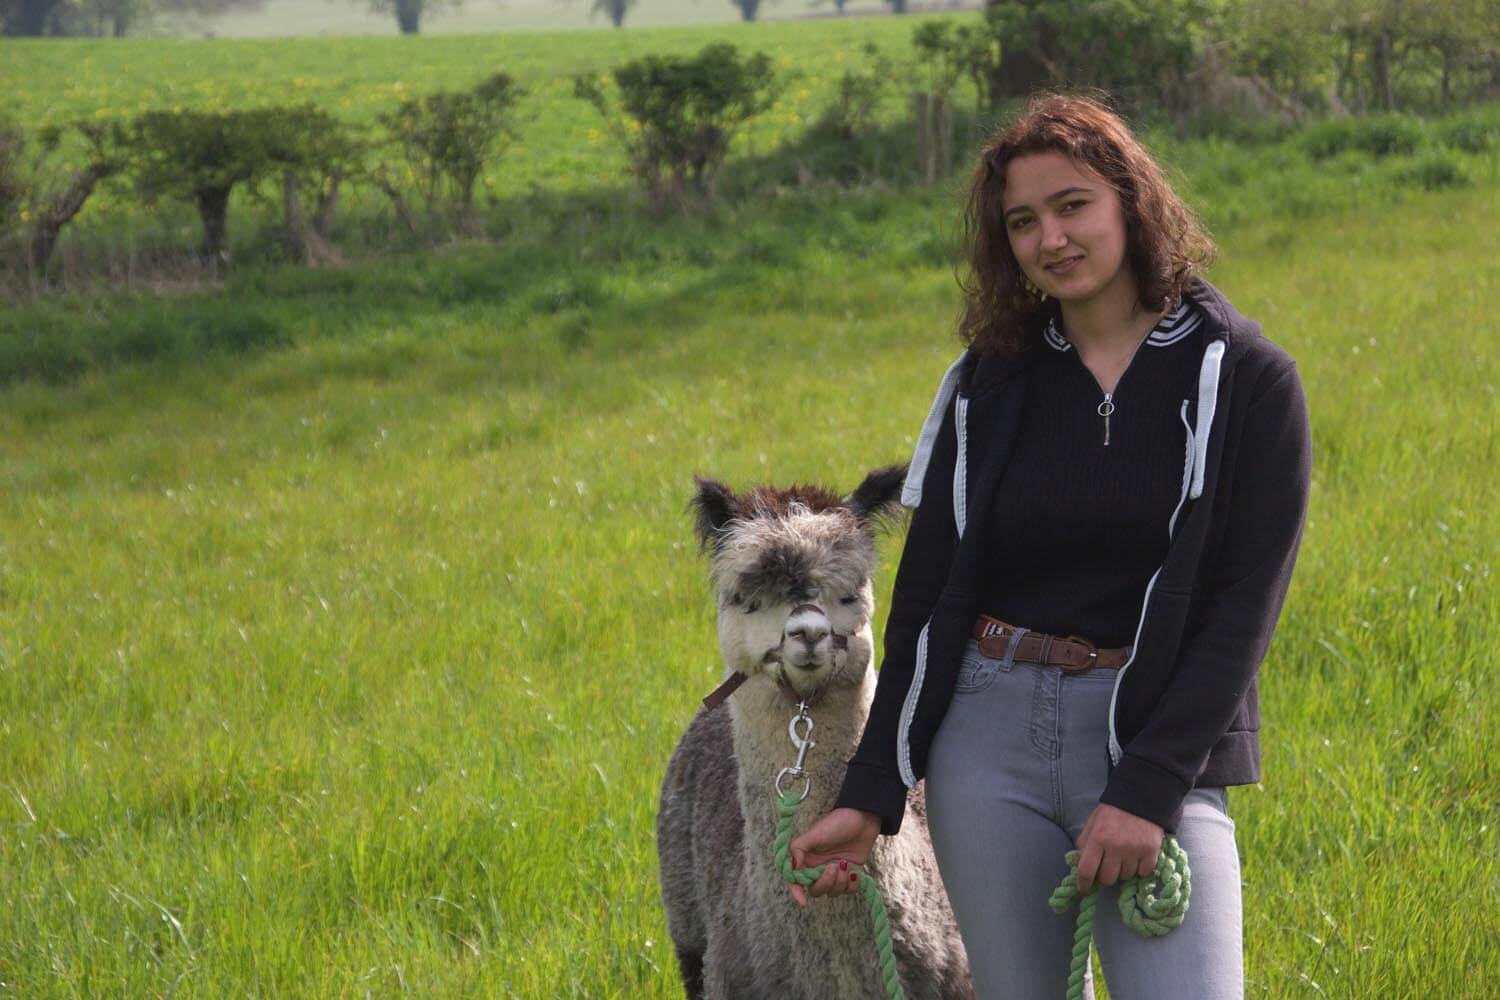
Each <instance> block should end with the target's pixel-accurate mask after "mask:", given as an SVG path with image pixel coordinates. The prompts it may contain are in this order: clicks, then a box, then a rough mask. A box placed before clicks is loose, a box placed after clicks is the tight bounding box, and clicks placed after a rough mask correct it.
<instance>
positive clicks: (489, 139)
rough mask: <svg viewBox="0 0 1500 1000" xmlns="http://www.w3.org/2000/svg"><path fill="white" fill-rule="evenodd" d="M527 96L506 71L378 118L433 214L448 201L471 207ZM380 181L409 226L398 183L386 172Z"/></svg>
mask: <svg viewBox="0 0 1500 1000" xmlns="http://www.w3.org/2000/svg"><path fill="white" fill-rule="evenodd" d="M524 95H525V91H523V90H522V89H521V88H520V87H519V86H518V85H517V84H516V82H515V80H514V79H512V78H511V76H510V75H509V74H507V73H495V74H493V75H491V76H490V77H488V78H487V79H485V80H482V81H481V82H480V83H478V84H477V85H476V86H474V87H473V88H472V89H470V90H463V91H445V92H439V93H436V94H428V95H426V96H424V97H416V98H412V99H411V100H408V101H405V102H403V103H402V105H401V106H400V108H398V109H397V110H396V111H394V112H392V113H390V114H386V115H382V116H381V118H380V120H381V122H382V124H384V125H385V127H386V128H387V129H389V130H390V133H391V137H392V139H393V141H394V142H395V145H396V148H397V150H398V151H399V154H400V157H401V159H402V161H404V166H405V168H406V171H407V174H408V176H409V177H410V178H411V179H412V180H414V181H415V182H416V186H417V189H418V191H419V192H420V193H421V195H422V197H423V199H424V200H425V202H426V206H427V210H428V212H429V213H431V212H432V211H434V210H435V209H436V208H438V207H439V206H440V205H443V204H448V205H451V206H455V207H457V208H460V209H462V210H465V211H467V210H469V209H470V208H472V207H473V204H474V185H475V184H476V183H477V182H478V180H479V175H480V174H481V173H483V171H484V167H485V164H487V163H488V162H489V161H491V160H492V159H494V158H495V156H496V155H498V153H499V152H500V151H501V144H502V143H503V142H504V141H505V140H511V139H515V138H516V130H515V109H516V104H517V103H518V102H519V100H520V99H521V97H523V96H524ZM377 183H379V184H380V186H381V187H382V188H383V189H384V190H385V191H386V193H387V194H388V195H390V196H391V197H392V199H393V200H394V201H396V203H397V210H398V211H400V212H402V214H403V216H404V217H405V218H406V220H407V224H408V226H409V227H410V226H411V220H410V217H409V216H408V215H406V211H405V208H404V205H403V203H402V201H401V199H400V197H399V189H398V187H397V185H396V182H395V181H394V180H393V179H392V178H391V177H390V175H389V173H388V172H385V171H382V173H381V175H380V177H379V178H378V180H377Z"/></svg>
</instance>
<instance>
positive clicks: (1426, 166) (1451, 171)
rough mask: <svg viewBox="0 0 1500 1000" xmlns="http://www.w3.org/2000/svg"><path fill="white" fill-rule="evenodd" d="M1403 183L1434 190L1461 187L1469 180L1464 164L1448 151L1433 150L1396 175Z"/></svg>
mask: <svg viewBox="0 0 1500 1000" xmlns="http://www.w3.org/2000/svg"><path fill="white" fill-rule="evenodd" d="M1398 177H1399V179H1400V180H1401V181H1402V183H1404V184H1409V185H1412V186H1415V187H1421V188H1425V189H1426V190H1428V191H1436V190H1439V189H1440V188H1449V187H1463V186H1465V185H1467V184H1468V183H1469V182H1470V177H1469V172H1468V171H1467V170H1466V169H1464V165H1463V164H1462V163H1461V162H1459V160H1458V159H1457V158H1456V157H1455V156H1454V155H1453V154H1452V153H1448V152H1434V153H1429V154H1427V155H1426V156H1423V157H1421V158H1420V159H1418V160H1417V161H1416V162H1415V163H1413V164H1411V165H1410V166H1409V167H1406V168H1405V169H1403V170H1402V171H1401V173H1400V174H1399V175H1398Z"/></svg>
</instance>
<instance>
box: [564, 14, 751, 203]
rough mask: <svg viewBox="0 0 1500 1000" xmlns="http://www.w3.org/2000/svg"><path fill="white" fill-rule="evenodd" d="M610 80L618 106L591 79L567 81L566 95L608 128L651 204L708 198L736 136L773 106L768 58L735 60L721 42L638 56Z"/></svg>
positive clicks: (731, 50) (736, 52)
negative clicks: (684, 52) (690, 52)
mask: <svg viewBox="0 0 1500 1000" xmlns="http://www.w3.org/2000/svg"><path fill="white" fill-rule="evenodd" d="M613 76H614V80H615V85H616V87H617V88H618V91H619V96H618V104H616V102H615V101H614V100H611V98H610V97H608V96H607V95H606V94H605V91H604V87H603V85H602V83H601V81H600V80H599V78H598V77H593V76H580V77H576V78H574V81H573V92H574V94H575V95H576V96H578V97H579V98H581V99H583V100H585V101H588V102H589V103H590V104H592V105H593V106H594V107H595V108H596V109H597V110H598V111H599V113H600V114H601V115H603V116H604V118H605V120H606V121H608V122H609V123H610V125H611V127H612V128H613V129H614V130H615V133H616V136H617V138H618V140H619V141H620V143H621V145H622V146H623V147H624V149H625V154H626V156H627V157H628V158H629V160H630V166H631V170H632V172H633V173H634V174H635V177H636V179H637V180H638V181H639V182H640V183H641V185H642V186H643V187H644V188H645V190H646V192H647V194H648V195H650V197H651V199H652V201H653V202H655V203H656V204H657V205H658V206H660V205H663V204H665V203H666V202H668V201H672V200H675V201H679V202H680V201H682V200H684V199H685V198H687V197H689V196H695V197H710V196H712V194H713V186H714V180H715V178H716V177H717V175H718V172H719V168H720V167H721V166H722V165H723V163H724V159H725V157H726V156H727V155H728V152H729V144H730V141H731V140H732V139H733V138H734V134H735V132H736V131H737V130H738V129H739V128H740V127H741V126H742V125H744V123H745V122H747V121H749V120H750V119H751V118H753V117H755V116H756V115H758V114H760V113H761V112H762V111H764V110H765V109H766V108H768V107H770V106H771V104H772V103H774V97H773V93H774V88H775V86H776V78H775V74H774V72H773V71H772V69H771V59H770V57H769V56H767V55H766V54H765V53H763V52H758V53H756V54H755V55H753V56H750V57H749V58H746V59H742V58H741V57H740V53H739V49H737V48H736V47H735V46H733V45H731V44H729V43H727V42H718V43H715V44H712V45H708V46H705V47H704V48H703V50H702V51H700V52H699V53H698V54H697V55H696V56H691V57H684V56H659V55H648V56H643V57H641V58H640V59H634V60H632V61H630V62H628V63H625V64H623V65H621V66H618V67H616V68H615V70H614V73H613ZM622 119H623V120H622Z"/></svg>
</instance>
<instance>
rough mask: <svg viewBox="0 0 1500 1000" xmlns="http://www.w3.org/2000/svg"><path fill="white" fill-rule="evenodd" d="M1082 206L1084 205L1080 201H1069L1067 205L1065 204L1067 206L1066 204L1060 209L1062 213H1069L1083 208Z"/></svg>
mask: <svg viewBox="0 0 1500 1000" xmlns="http://www.w3.org/2000/svg"><path fill="white" fill-rule="evenodd" d="M1083 205H1084V203H1083V202H1081V201H1070V202H1068V203H1067V204H1066V205H1064V206H1063V207H1062V210H1063V211H1064V212H1071V211H1073V210H1074V209H1079V208H1082V207H1083Z"/></svg>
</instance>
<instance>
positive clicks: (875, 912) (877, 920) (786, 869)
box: [771, 792, 906, 1000]
mask: <svg viewBox="0 0 1500 1000" xmlns="http://www.w3.org/2000/svg"><path fill="white" fill-rule="evenodd" d="M801 805H802V801H801V800H800V799H798V798H797V796H796V795H794V794H793V793H791V792H787V793H785V794H784V795H782V796H781V799H780V801H778V802H777V804H776V812H777V816H778V817H779V818H778V819H777V820H776V839H775V841H773V842H772V846H771V850H772V854H773V856H774V857H775V859H776V867H777V868H778V869H780V870H781V877H782V878H784V879H786V880H787V881H788V882H795V883H797V884H798V885H800V886H802V887H803V888H806V887H807V886H809V885H812V884H813V883H814V882H816V881H817V880H818V879H819V878H820V877H821V876H822V874H823V869H824V868H825V867H826V865H816V866H814V867H812V868H793V867H792V849H791V841H792V817H793V816H794V815H796V813H797V810H798V809H799V808H800V807H801ZM856 874H857V875H858V876H859V888H860V891H861V892H862V893H864V896H865V902H866V903H867V904H869V907H870V921H871V922H872V923H873V924H874V925H875V947H876V950H878V951H879V952H880V979H881V981H882V982H883V983H884V984H885V992H886V996H887V997H889V998H890V1000H904V998H905V996H906V993H905V992H904V991H903V990H902V989H901V980H900V979H899V978H898V977H897V975H896V956H895V953H894V952H892V951H891V922H890V920H889V919H888V918H887V917H886V915H885V900H884V899H882V898H881V896H880V889H879V887H878V886H876V885H875V880H874V879H873V878H871V877H870V876H869V874H867V873H865V872H857V873H856Z"/></svg>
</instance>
